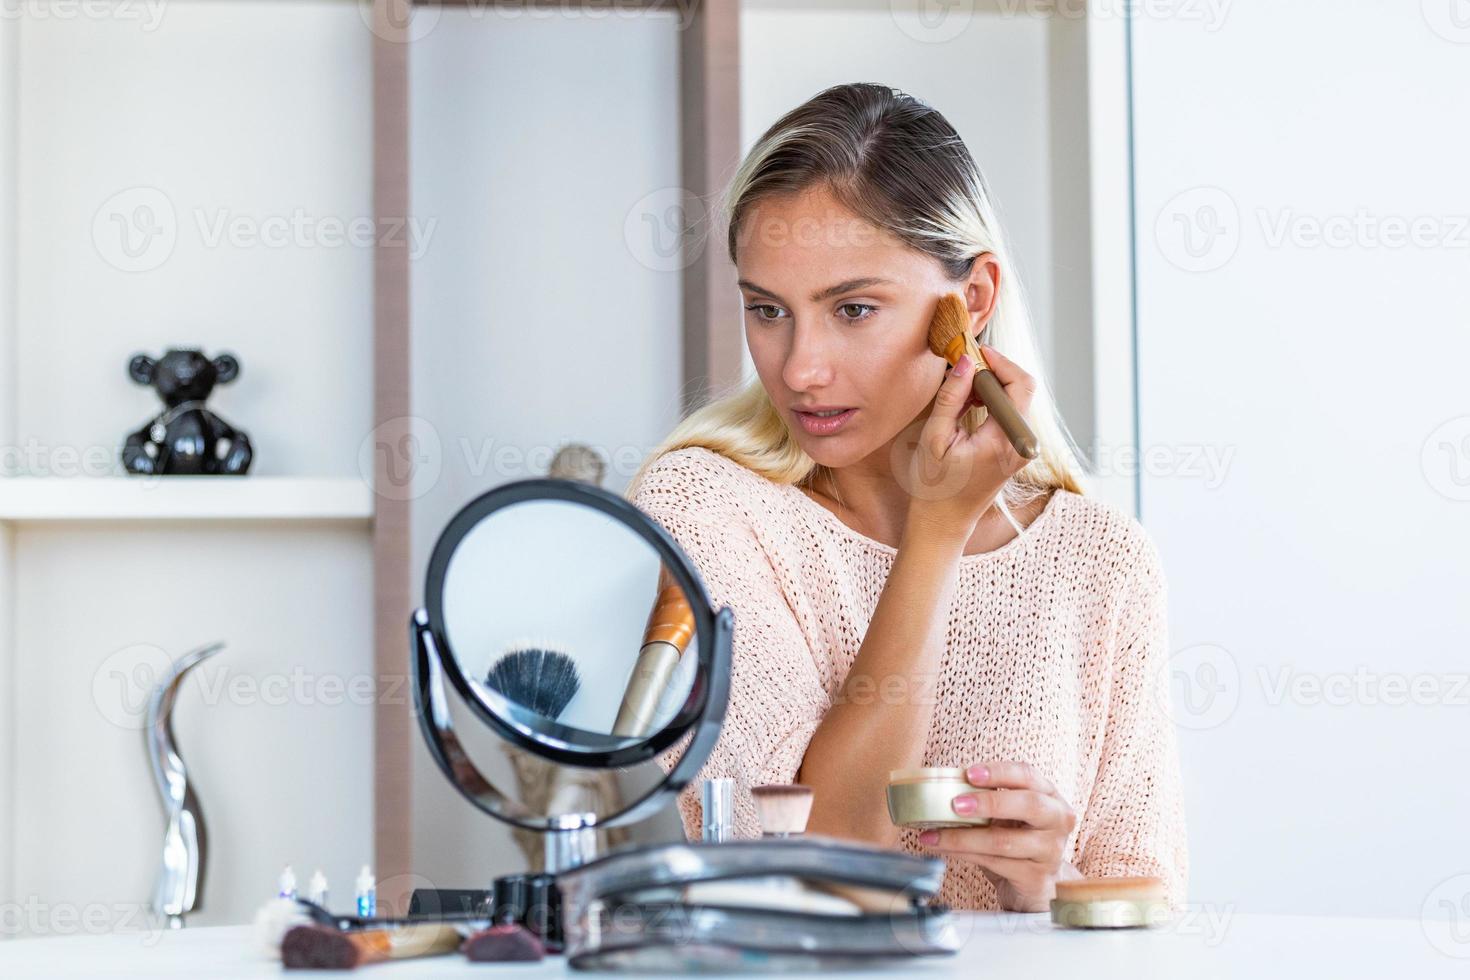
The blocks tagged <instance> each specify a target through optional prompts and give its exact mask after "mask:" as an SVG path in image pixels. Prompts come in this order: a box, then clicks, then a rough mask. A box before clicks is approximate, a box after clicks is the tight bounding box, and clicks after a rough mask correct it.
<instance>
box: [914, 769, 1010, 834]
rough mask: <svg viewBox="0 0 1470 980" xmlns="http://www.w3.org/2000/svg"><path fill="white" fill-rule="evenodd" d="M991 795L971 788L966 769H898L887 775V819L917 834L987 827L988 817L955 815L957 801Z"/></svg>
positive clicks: (987, 791)
mask: <svg viewBox="0 0 1470 980" xmlns="http://www.w3.org/2000/svg"><path fill="white" fill-rule="evenodd" d="M990 792H994V791H993V790H988V789H980V788H979V787H976V786H972V785H970V781H969V780H968V779H966V778H965V770H963V769H895V770H893V771H892V772H890V773H889V774H888V817H889V819H891V820H892V821H893V822H894V823H895V824H897V825H898V826H900V827H912V828H914V829H915V830H939V829H943V828H945V827H984V826H985V825H986V824H988V823H990V820H989V818H987V817H966V816H962V815H960V814H958V813H955V812H954V798H955V797H956V796H962V795H964V794H966V793H990Z"/></svg>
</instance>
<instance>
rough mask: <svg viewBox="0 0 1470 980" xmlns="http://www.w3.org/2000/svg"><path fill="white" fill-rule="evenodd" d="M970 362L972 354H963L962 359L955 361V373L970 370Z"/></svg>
mask: <svg viewBox="0 0 1470 980" xmlns="http://www.w3.org/2000/svg"><path fill="white" fill-rule="evenodd" d="M970 363H971V362H970V355H969V354H961V355H960V359H959V360H958V361H955V362H954V373H955V374H964V373H965V372H966V371H968V370H970Z"/></svg>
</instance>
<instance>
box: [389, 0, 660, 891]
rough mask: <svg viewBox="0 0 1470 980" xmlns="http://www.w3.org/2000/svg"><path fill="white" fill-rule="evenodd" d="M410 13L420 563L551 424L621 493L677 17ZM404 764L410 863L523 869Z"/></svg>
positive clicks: (437, 872) (644, 444)
mask: <svg viewBox="0 0 1470 980" xmlns="http://www.w3.org/2000/svg"><path fill="white" fill-rule="evenodd" d="M430 9H431V10H432V8H430ZM417 24H418V26H417V27H416V28H415V29H414V31H413V33H414V34H415V35H416V36H418V40H417V41H416V43H415V46H414V49H413V52H412V59H411V62H412V70H411V86H412V88H411V90H412V103H411V104H412V110H411V119H412V135H411V140H412V143H411V155H412V159H413V186H412V196H413V210H414V213H415V215H417V216H419V217H420V218H421V219H423V220H424V221H426V222H427V221H430V220H432V221H435V222H437V225H436V230H435V234H434V238H433V244H432V247H431V248H430V249H429V250H428V251H427V252H426V253H425V254H424V255H423V256H422V257H420V258H418V259H417V260H416V261H415V263H414V268H413V281H412V290H413V296H412V304H413V305H412V313H413V324H414V327H413V372H414V377H413V390H414V406H413V412H414V415H415V416H417V417H418V418H420V419H421V420H422V423H421V428H422V431H424V432H426V433H430V434H431V435H430V438H431V440H432V443H433V445H434V446H435V447H437V448H436V449H435V450H433V451H434V452H435V457H434V458H435V460H436V461H437V463H438V469H437V472H436V474H435V475H434V476H433V477H431V478H428V479H426V480H425V481H424V483H423V488H422V489H423V494H422V496H419V497H417V498H416V499H415V501H414V516H413V522H414V523H413V536H414V547H413V553H414V569H415V571H414V576H415V580H416V582H422V576H423V570H424V568H425V567H426V565H427V562H428V556H429V552H430V551H431V549H432V548H433V545H434V542H435V540H436V539H437V538H438V535H439V532H440V531H441V530H442V529H443V527H444V525H445V524H446V523H447V522H448V520H449V518H450V517H452V516H453V514H454V512H455V511H457V510H458V509H459V508H460V507H461V506H462V505H463V504H465V503H467V502H468V501H469V500H470V499H471V498H473V497H475V496H477V495H478V494H480V493H482V492H484V491H486V490H489V489H490V488H492V487H495V486H498V485H499V484H501V483H506V482H509V481H511V480H518V479H525V478H529V477H538V476H545V475H546V468H547V466H548V464H549V463H550V462H551V457H552V455H553V454H554V453H555V451H556V450H557V449H558V448H560V447H561V446H563V445H564V444H566V443H568V442H582V443H586V444H589V445H591V446H593V447H595V448H597V449H598V450H599V451H601V452H602V454H603V455H604V457H606V458H607V459H608V461H609V462H610V464H611V465H610V469H609V472H608V475H607V479H606V481H605V486H606V487H607V488H608V489H610V490H612V491H614V492H620V491H621V490H622V489H623V488H624V487H625V486H626V485H627V482H628V479H629V478H630V477H631V476H632V474H633V471H634V469H636V467H637V465H638V464H639V463H641V462H642V460H643V458H644V457H645V456H646V455H647V453H648V452H649V451H650V450H651V449H652V448H653V446H654V444H655V443H656V442H657V441H658V440H659V439H661V438H662V437H663V436H664V435H665V434H666V433H667V432H668V430H669V429H670V428H672V427H673V425H674V423H675V422H676V421H677V420H678V418H679V411H680V399H679V372H680V367H679V365H680V360H679V358H680V346H679V345H680V341H679V337H680V333H679V318H680V288H679V287H680V281H679V278H680V273H681V270H679V269H677V268H670V267H665V266H663V265H662V264H661V263H660V262H659V253H658V252H657V251H650V250H649V248H648V245H647V242H646V240H645V239H643V238H640V237H639V233H640V232H641V231H642V230H643V229H642V228H641V226H640V225H639V223H638V221H639V216H640V215H641V214H643V213H648V212H651V211H653V212H656V211H657V209H658V207H659V202H662V201H663V200H665V199H668V200H669V201H670V202H671V203H672V202H677V200H678V197H677V187H678V184H679V180H680V174H679V128H678V90H677V79H678V51H679V49H678V43H679V37H678V33H677V28H678V24H679V21H678V18H677V16H676V14H675V13H674V12H673V11H669V12H660V13H657V14H642V15H640V16H638V17H636V18H634V17H629V16H627V15H626V14H618V15H613V14H609V13H608V12H607V11H606V10H604V11H603V12H602V13H601V15H599V16H572V15H571V14H569V13H568V11H566V10H560V11H559V12H558V13H557V15H555V16H531V15H529V14H527V13H526V12H525V11H523V10H522V11H515V10H510V11H496V10H494V9H489V8H480V7H471V8H463V9H455V8H449V7H446V8H444V9H443V10H442V12H437V11H436V12H435V17H434V18H433V19H425V20H423V21H421V22H417ZM650 201H652V202H653V204H650V203H649V202H650ZM630 223H631V224H630ZM502 454H503V455H502ZM405 626H406V624H405ZM471 724H473V723H471ZM413 765H414V775H413V783H414V796H415V802H414V832H413V833H414V840H413V847H414V866H415V869H416V871H417V872H418V873H419V874H421V875H423V876H425V877H426V878H427V879H428V880H430V881H433V882H436V883H438V884H439V885H441V886H443V887H475V886H488V883H489V882H490V880H491V879H492V878H493V877H494V876H495V875H498V874H504V873H506V872H509V871H514V870H520V869H521V868H523V867H524V863H523V859H522V858H521V856H520V852H519V851H517V850H515V849H514V846H513V844H512V841H511V838H510V835H509V833H508V832H507V830H506V829H505V828H504V827H502V826H501V825H499V824H497V823H495V822H494V821H493V820H492V819H491V818H489V817H487V816H484V815H483V814H481V813H480V812H479V811H477V810H475V809H473V808H472V807H471V806H470V804H469V803H467V802H466V801H464V800H463V799H462V798H461V797H460V796H459V795H458V794H457V793H456V792H455V791H454V790H453V789H451V788H450V787H449V785H448V784H447V783H446V782H445V780H444V779H443V777H442V776H441V775H440V774H439V772H438V770H436V769H435V768H434V767H433V763H432V761H431V760H430V759H429V757H428V755H427V753H426V752H425V751H424V750H423V747H422V744H421V743H420V742H419V741H418V740H417V738H416V739H415V754H414V759H413Z"/></svg>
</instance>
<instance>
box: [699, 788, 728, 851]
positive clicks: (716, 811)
mask: <svg viewBox="0 0 1470 980" xmlns="http://www.w3.org/2000/svg"><path fill="white" fill-rule="evenodd" d="M701 804H702V806H701V809H702V810H703V811H704V820H703V822H702V826H701V828H700V829H701V831H702V833H701V834H700V837H701V839H702V840H703V841H704V842H705V843H706V844H720V843H724V842H725V841H728V840H730V839H731V838H732V837H734V836H735V783H734V782H733V781H732V780H729V779H706V780H705V781H704V797H703V799H702V800H701Z"/></svg>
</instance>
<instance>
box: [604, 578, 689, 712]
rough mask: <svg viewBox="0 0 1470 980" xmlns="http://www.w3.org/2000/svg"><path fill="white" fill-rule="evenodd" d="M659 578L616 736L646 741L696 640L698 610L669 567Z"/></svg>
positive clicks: (620, 707)
mask: <svg viewBox="0 0 1470 980" xmlns="http://www.w3.org/2000/svg"><path fill="white" fill-rule="evenodd" d="M658 579H659V590H658V599H657V600H656V601H655V602H654V604H653V609H652V610H650V611H649V613H648V626H647V628H645V629H644V631H643V646H642V648H641V649H640V650H639V651H638V662H637V663H636V664H635V665H634V667H633V673H632V676H630V677H629V678H628V686H627V689H626V690H625V691H624V692H623V703H622V704H621V705H620V706H619V707H618V717H617V720H616V721H615V722H613V734H614V735H623V736H626V737H629V738H642V737H643V736H644V735H647V734H648V730H649V729H650V728H652V727H653V721H654V717H655V712H656V710H657V709H658V707H659V702H660V701H661V700H662V698H663V694H664V691H665V690H666V689H667V688H668V686H669V679H670V678H671V677H673V675H674V668H676V667H678V666H679V658H680V657H682V656H683V655H684V649H685V648H686V647H688V646H689V641H690V640H691V639H692V638H693V637H694V610H692V609H691V608H689V600H688V599H687V598H685V596H684V589H683V587H682V586H680V585H679V583H678V582H676V581H674V577H673V576H672V575H670V574H669V571H668V569H667V568H662V569H660V570H659V576H658Z"/></svg>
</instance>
